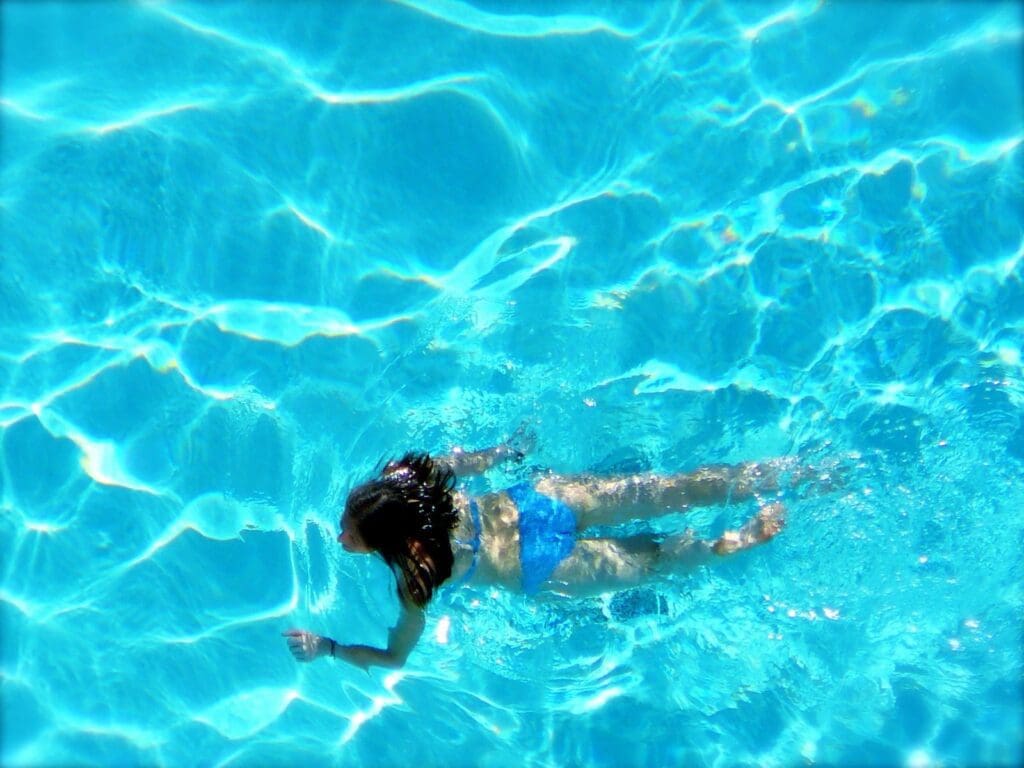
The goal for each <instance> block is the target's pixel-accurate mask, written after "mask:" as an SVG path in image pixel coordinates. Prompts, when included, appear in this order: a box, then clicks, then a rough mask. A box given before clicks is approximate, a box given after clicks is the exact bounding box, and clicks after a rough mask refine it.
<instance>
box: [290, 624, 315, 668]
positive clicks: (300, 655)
mask: <svg viewBox="0 0 1024 768" xmlns="http://www.w3.org/2000/svg"><path fill="white" fill-rule="evenodd" d="M281 635H282V636H283V637H287V638H288V650H290V651H291V652H292V655H293V656H294V657H295V658H296V659H298V660H299V661H312V660H313V659H315V658H316V649H317V643H318V642H319V640H320V637H319V635H315V634H313V633H312V632H306V631H305V630H303V629H289V630H287V631H285V632H282V633H281Z"/></svg>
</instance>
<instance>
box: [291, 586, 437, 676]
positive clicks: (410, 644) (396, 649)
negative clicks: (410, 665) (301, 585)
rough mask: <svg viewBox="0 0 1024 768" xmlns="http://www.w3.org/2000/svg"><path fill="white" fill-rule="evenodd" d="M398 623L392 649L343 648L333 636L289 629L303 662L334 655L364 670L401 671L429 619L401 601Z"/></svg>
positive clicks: (391, 637)
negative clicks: (383, 668)
mask: <svg viewBox="0 0 1024 768" xmlns="http://www.w3.org/2000/svg"><path fill="white" fill-rule="evenodd" d="M401 606H402V607H401V613H400V614H399V616H398V623H397V624H396V625H395V626H394V627H393V628H392V630H391V631H390V632H389V633H388V647H387V648H386V649H384V650H381V649H380V648H373V647H372V646H369V645H341V644H339V643H336V642H335V641H334V640H332V639H331V638H329V637H322V636H320V635H316V634H313V633H312V632H306V631H305V630H301V629H289V630H288V631H287V632H284V633H283V635H284V636H285V637H287V638H288V648H289V649H290V650H291V652H292V655H293V656H295V658H296V659H298V660H299V661H313V659H318V658H320V657H321V656H333V657H334V658H336V659H341V660H342V661H347V662H348V663H349V664H353V665H355V666H357V667H359V668H360V669H367V668H369V667H373V666H377V667H390V668H397V667H400V666H402V665H403V664H405V660H406V659H407V658H409V654H410V653H412V649H413V648H415V647H416V643H417V641H418V640H419V639H420V635H422V634H423V627H424V625H425V624H426V618H425V616H424V613H423V609H422V608H418V607H417V606H415V605H409V604H407V603H406V602H405V601H404V600H403V601H402V602H401Z"/></svg>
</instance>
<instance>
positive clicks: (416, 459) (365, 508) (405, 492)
mask: <svg viewBox="0 0 1024 768" xmlns="http://www.w3.org/2000/svg"><path fill="white" fill-rule="evenodd" d="M454 485H455V474H454V473H453V472H452V470H451V469H450V468H448V467H446V466H445V465H443V464H441V465H438V464H436V463H435V462H434V460H433V459H432V458H430V456H429V455H427V454H425V453H422V454H415V453H407V454H406V455H405V456H403V457H402V458H401V459H398V460H397V461H389V462H388V463H387V464H386V465H385V466H384V469H383V470H381V473H380V477H379V478H376V479H374V480H370V481H369V482H366V483H363V484H362V485H360V486H358V487H357V488H355V489H354V490H353V491H352V492H351V493H350V494H349V496H348V501H347V502H346V503H345V512H346V514H347V515H348V516H349V519H350V520H351V521H352V522H353V523H354V524H355V525H356V526H357V527H358V529H359V534H360V536H361V537H362V539H363V541H364V542H365V543H366V545H367V546H368V547H370V548H371V549H374V550H376V551H377V552H379V553H380V554H381V555H382V556H383V557H384V560H385V562H387V564H388V565H390V566H392V568H394V567H395V566H397V567H398V568H399V570H400V571H401V572H402V575H403V576H404V578H405V585H406V592H407V593H408V595H409V596H410V597H411V598H412V600H413V601H414V602H415V603H416V604H417V605H419V606H421V607H422V606H424V605H426V604H427V603H428V602H429V601H430V598H431V597H432V596H433V594H434V590H435V589H437V588H438V587H439V586H441V584H442V583H443V582H444V581H445V579H447V578H448V577H449V576H451V575H452V564H453V563H454V562H455V558H454V556H453V554H452V545H451V540H450V539H449V533H450V532H451V530H452V529H453V528H454V527H455V525H456V524H457V523H458V520H459V517H458V513H457V512H456V511H455V506H454V504H453V502H452V488H453V487H454Z"/></svg>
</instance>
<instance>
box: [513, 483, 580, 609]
mask: <svg viewBox="0 0 1024 768" xmlns="http://www.w3.org/2000/svg"><path fill="white" fill-rule="evenodd" d="M505 493H507V494H508V497H509V498H510V499H512V501H513V502H515V505H516V507H518V509H519V562H520V564H521V566H522V570H523V591H524V592H526V593H528V594H532V593H534V592H536V591H537V590H538V589H540V586H541V584H543V583H544V582H545V581H547V580H548V579H549V578H550V577H551V574H552V573H554V571H555V569H556V568H557V567H558V565H559V563H561V562H562V561H563V560H564V559H565V558H566V557H568V556H569V553H570V552H572V549H573V547H574V546H576V516H575V515H574V514H573V513H572V510H571V509H569V507H568V506H566V505H565V504H564V503H563V502H561V501H558V500H557V499H552V498H550V497H548V496H544V495H543V494H540V493H537V491H536V490H534V488H533V484H532V483H519V484H518V485H513V486H512V487H511V488H509V489H508V490H506V491H505Z"/></svg>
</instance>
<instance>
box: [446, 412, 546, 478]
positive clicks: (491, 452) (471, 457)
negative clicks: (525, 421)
mask: <svg viewBox="0 0 1024 768" xmlns="http://www.w3.org/2000/svg"><path fill="white" fill-rule="evenodd" d="M534 442H535V440H534V437H533V434H532V433H531V432H530V431H529V430H527V428H526V427H525V425H524V426H522V427H520V428H519V429H517V430H516V432H515V434H514V435H512V437H510V438H509V439H508V440H506V441H505V442H504V443H502V444H501V445H496V446H494V447H493V448H485V449H484V450H482V451H464V450H462V449H461V448H455V449H453V450H452V452H451V453H450V454H449V455H447V456H440V457H438V459H437V460H438V462H440V463H443V464H447V465H448V466H449V467H451V470H452V472H454V473H455V474H456V475H459V476H463V477H464V476H466V475H482V474H483V473H484V472H486V471H487V470H488V469H490V468H491V467H493V466H494V465H495V464H498V463H499V462H502V461H522V460H523V457H524V456H526V454H527V453H529V451H530V449H532V448H533V444H534Z"/></svg>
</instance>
